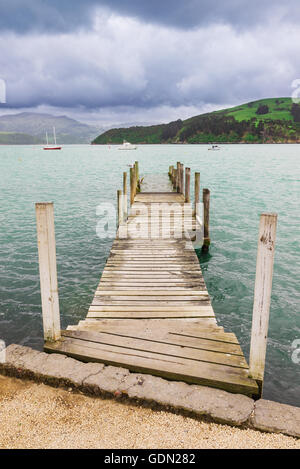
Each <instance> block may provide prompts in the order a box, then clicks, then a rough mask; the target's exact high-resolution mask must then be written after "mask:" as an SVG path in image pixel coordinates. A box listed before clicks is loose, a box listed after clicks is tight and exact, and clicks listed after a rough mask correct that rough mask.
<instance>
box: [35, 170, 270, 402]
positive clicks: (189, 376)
mask: <svg viewBox="0 0 300 469" xmlns="http://www.w3.org/2000/svg"><path fill="white" fill-rule="evenodd" d="M137 172H138V167H137V165H135V166H134V168H131V171H130V174H131V180H130V189H131V191H130V192H131V193H130V201H131V204H130V209H129V211H128V215H127V177H126V173H125V174H124V178H123V191H118V223H119V226H118V230H117V234H116V239H115V240H114V242H113V244H112V247H111V251H110V255H109V257H108V259H107V262H106V265H105V268H104V270H103V273H102V276H101V279H100V283H99V285H98V287H97V290H96V292H95V296H94V299H93V301H92V304H91V306H90V308H89V311H88V314H87V317H86V319H85V320H82V321H80V322H79V323H78V325H72V326H69V327H68V328H67V330H60V326H59V310H57V311H56V312H53V311H52V310H51V312H50V313H49V311H48V312H47V315H48V316H49V314H52V317H53V320H52V324H53V328H54V329H53V331H52V332H53V333H52V338H51V333H50V335H49V320H48V322H47V324H48V326H47V327H48V332H46V331H45V339H46V340H45V346H44V349H45V351H47V352H56V353H63V354H66V355H68V356H70V357H73V358H77V359H79V360H82V361H95V362H101V363H105V364H110V365H114V366H120V367H125V368H128V369H129V370H131V371H135V372H140V373H148V374H153V375H156V376H161V377H164V378H167V379H170V380H180V381H185V382H188V383H195V384H202V385H206V386H211V387H217V388H220V389H224V390H227V391H230V392H233V393H241V394H245V395H248V396H258V395H260V394H261V382H262V380H261V381H260V376H255V375H254V374H253V373H252V372H251V371H249V366H248V364H247V362H246V360H245V357H244V354H243V351H242V349H241V347H240V345H239V342H238V340H237V338H236V336H235V334H233V333H231V332H225V331H224V329H223V327H222V326H220V325H218V323H217V320H216V317H215V314H214V311H213V308H212V305H211V300H210V297H209V294H208V291H207V288H206V285H205V282H204V279H203V276H202V272H201V267H200V264H199V260H198V257H197V254H196V252H195V249H194V244H193V239H194V238H195V237H196V239H197V236H198V235H199V233H200V234H201V233H202V237H200V240H201V241H202V249H203V251H207V250H208V248H209V244H210V238H209V225H208V223H209V191H208V190H207V189H204V190H203V202H204V214H203V220H204V227H203V226H202V224H201V220H200V216H199V208H198V205H199V197H200V195H199V194H200V175H199V173H196V175H195V204H194V205H192V204H191V202H190V188H189V186H190V171H189V170H188V168H186V174H185V190H184V175H183V165H181V164H180V163H179V164H177V169H176V170H175V169H174V167H172V166H171V167H170V168H169V178H170V181H171V186H170V191H169V192H143V191H141V192H137V188H139V187H141V189H143V184H142V185H140V181H139V178H138V175H137ZM167 178H168V175H167V174H166V179H167ZM166 184H167V181H166ZM172 186H173V188H172ZM40 205H41V204H40ZM37 215H38V213H37ZM38 219H39V218H38ZM203 231H204V232H203ZM198 237H199V236H198ZM54 248H55V247H54ZM40 250H41V248H40V246H39V252H40ZM55 274H56V272H55ZM41 282H42V274H41ZM54 289H55V285H54ZM43 310H44V305H43ZM57 316H58V317H57ZM50 322H51V321H50ZM44 324H45V321H44ZM58 327H59V330H57V328H58ZM266 327H268V326H266ZM254 356H255V353H254ZM260 363H261V362H260ZM260 371H261V370H260ZM251 375H252V377H251Z"/></svg>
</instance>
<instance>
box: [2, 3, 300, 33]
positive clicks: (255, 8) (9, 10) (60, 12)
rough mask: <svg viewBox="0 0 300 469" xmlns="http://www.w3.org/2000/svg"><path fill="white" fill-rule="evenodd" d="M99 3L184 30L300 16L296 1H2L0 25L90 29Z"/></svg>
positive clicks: (48, 29) (28, 28)
mask: <svg viewBox="0 0 300 469" xmlns="http://www.w3.org/2000/svg"><path fill="white" fill-rule="evenodd" d="M97 8H102V9H103V8H106V9H107V10H109V11H111V12H113V13H116V14H120V15H123V16H124V15H125V16H130V17H133V18H137V19H139V20H142V21H144V22H148V23H152V24H153V23H154V24H163V25H166V26H175V27H177V28H183V29H188V28H193V27H197V26H207V25H210V24H216V23H217V24H230V25H234V26H235V27H237V28H240V27H247V26H249V25H253V24H255V25H257V24H261V23H263V24H264V23H266V22H268V21H269V20H272V19H273V18H276V19H277V20H281V21H289V22H297V21H299V17H300V14H299V2H298V0H289V1H288V2H285V3H284V2H282V1H281V0H251V2H249V1H248V0H226V1H224V0H184V1H182V0H163V1H162V0H151V1H149V0H10V1H7V0H0V11H1V16H0V29H2V30H9V31H14V32H18V33H23V32H26V31H32V30H39V31H43V32H68V31H72V30H74V29H76V28H90V27H91V26H92V24H93V18H94V14H95V11H96V10H97Z"/></svg>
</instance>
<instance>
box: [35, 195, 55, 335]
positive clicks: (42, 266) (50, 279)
mask: <svg viewBox="0 0 300 469" xmlns="http://www.w3.org/2000/svg"><path fill="white" fill-rule="evenodd" d="M35 212H36V226H37V242H38V254H39V270H40V285H41V299H42V314H43V329H44V339H45V341H51V342H54V341H56V340H58V339H60V337H61V328H60V314H59V299H58V285H57V269H56V248H55V230H54V208H53V203H52V202H44V203H36V204H35Z"/></svg>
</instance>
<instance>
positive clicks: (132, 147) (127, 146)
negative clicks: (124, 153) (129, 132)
mask: <svg viewBox="0 0 300 469" xmlns="http://www.w3.org/2000/svg"><path fill="white" fill-rule="evenodd" d="M136 149H137V146H136V145H133V144H132V143H129V142H126V140H123V145H121V146H120V147H119V148H118V150H136Z"/></svg>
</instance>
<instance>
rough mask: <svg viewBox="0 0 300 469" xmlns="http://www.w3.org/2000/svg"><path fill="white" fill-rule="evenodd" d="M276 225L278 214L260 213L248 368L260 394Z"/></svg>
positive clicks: (265, 347)
mask: <svg viewBox="0 0 300 469" xmlns="http://www.w3.org/2000/svg"><path fill="white" fill-rule="evenodd" d="M276 226H277V214H274V213H263V214H261V216H260V224H259V235H258V247H257V260H256V276H255V287H254V303H253V316H252V332H251V345H250V369H249V375H250V376H251V377H252V378H253V379H255V380H256V381H257V382H258V383H259V384H260V391H261V394H262V388H263V379H264V371H265V360H266V350H267V337H268V327H269V314H270V303H271V292H272V277H273V264H274V250H275V239H276Z"/></svg>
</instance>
